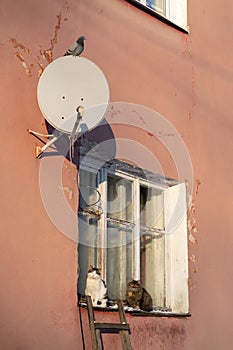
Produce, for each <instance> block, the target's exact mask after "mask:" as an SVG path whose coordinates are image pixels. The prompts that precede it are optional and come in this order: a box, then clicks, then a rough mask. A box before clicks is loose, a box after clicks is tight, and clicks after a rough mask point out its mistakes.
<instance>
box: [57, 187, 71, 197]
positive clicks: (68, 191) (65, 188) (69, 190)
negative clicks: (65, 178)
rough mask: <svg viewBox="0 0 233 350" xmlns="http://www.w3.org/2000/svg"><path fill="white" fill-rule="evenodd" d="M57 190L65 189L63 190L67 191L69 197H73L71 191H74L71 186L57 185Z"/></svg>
mask: <svg viewBox="0 0 233 350" xmlns="http://www.w3.org/2000/svg"><path fill="white" fill-rule="evenodd" d="M59 190H63V191H65V192H67V193H68V197H69V199H72V198H73V193H74V191H73V190H72V189H71V188H69V187H67V186H59Z"/></svg>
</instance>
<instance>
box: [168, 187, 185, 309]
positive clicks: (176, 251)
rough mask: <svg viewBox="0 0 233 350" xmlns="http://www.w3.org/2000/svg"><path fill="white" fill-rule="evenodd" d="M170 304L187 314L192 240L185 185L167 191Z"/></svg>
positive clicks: (172, 307)
mask: <svg viewBox="0 0 233 350" xmlns="http://www.w3.org/2000/svg"><path fill="white" fill-rule="evenodd" d="M165 230H166V240H165V242H166V243H165V244H166V248H165V249H166V253H165V254H166V298H167V300H166V304H167V305H168V306H170V307H171V309H172V311H173V312H178V313H187V312H188V311H189V302H188V240H187V205H186V187H185V184H184V183H180V184H178V185H175V186H172V187H169V188H168V189H166V190H165Z"/></svg>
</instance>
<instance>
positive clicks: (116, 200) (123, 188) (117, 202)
mask: <svg viewBox="0 0 233 350" xmlns="http://www.w3.org/2000/svg"><path fill="white" fill-rule="evenodd" d="M107 191H108V195H107V199H108V209H107V211H108V213H107V216H108V218H112V219H116V220H124V221H129V222H132V220H133V212H132V207H133V203H132V201H133V198H132V192H133V191H132V182H131V181H128V180H126V179H123V178H120V177H115V176H114V177H113V176H111V175H108V190H107Z"/></svg>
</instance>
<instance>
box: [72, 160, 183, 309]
mask: <svg viewBox="0 0 233 350" xmlns="http://www.w3.org/2000/svg"><path fill="white" fill-rule="evenodd" d="M79 186H80V187H79V188H80V197H79V282H78V289H79V293H80V294H81V295H84V293H85V282H86V273H87V270H88V267H89V265H90V264H92V265H93V266H97V267H99V268H101V273H102V278H103V279H104V280H105V281H106V284H107V288H108V295H109V299H110V300H113V301H114V300H116V299H118V298H121V299H123V300H125V299H126V286H127V283H128V281H129V280H130V279H131V278H133V279H135V280H140V281H141V283H142V285H143V286H144V287H145V288H146V289H147V290H148V292H149V293H150V294H151V296H152V299H153V305H154V307H156V308H157V309H161V310H164V309H169V310H171V311H172V312H178V313H187V312H188V266H187V265H188V263H187V261H188V259H187V225H186V194H185V184H184V183H180V182H178V181H176V180H173V179H170V178H164V177H162V176H160V175H159V174H154V173H151V172H148V171H146V170H141V169H139V168H137V167H135V166H132V165H129V164H128V163H125V162H122V161H117V160H114V161H111V162H107V163H106V164H104V165H103V166H101V167H100V168H99V166H98V164H96V166H95V162H94V161H93V160H90V162H89V161H87V160H86V161H85V163H84V162H82V168H81V169H80V170H79Z"/></svg>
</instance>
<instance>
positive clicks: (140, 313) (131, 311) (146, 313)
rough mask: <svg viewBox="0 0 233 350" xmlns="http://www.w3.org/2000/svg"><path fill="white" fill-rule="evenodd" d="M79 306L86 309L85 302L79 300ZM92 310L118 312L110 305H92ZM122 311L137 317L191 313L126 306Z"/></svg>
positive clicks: (182, 316)
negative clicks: (138, 308) (145, 309)
mask: <svg viewBox="0 0 233 350" xmlns="http://www.w3.org/2000/svg"><path fill="white" fill-rule="evenodd" d="M78 306H79V307H81V308H83V309H87V304H86V303H84V302H80V303H79V304H78ZM93 310H94V311H103V312H118V307H116V306H112V307H105V308H104V307H101V306H93ZM124 311H125V313H126V314H130V315H131V316H139V317H178V318H185V317H191V314H190V313H189V312H188V313H182V312H180V313H178V312H172V311H165V310H164V311H163V310H153V311H143V310H137V309H133V308H131V307H128V306H124Z"/></svg>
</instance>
